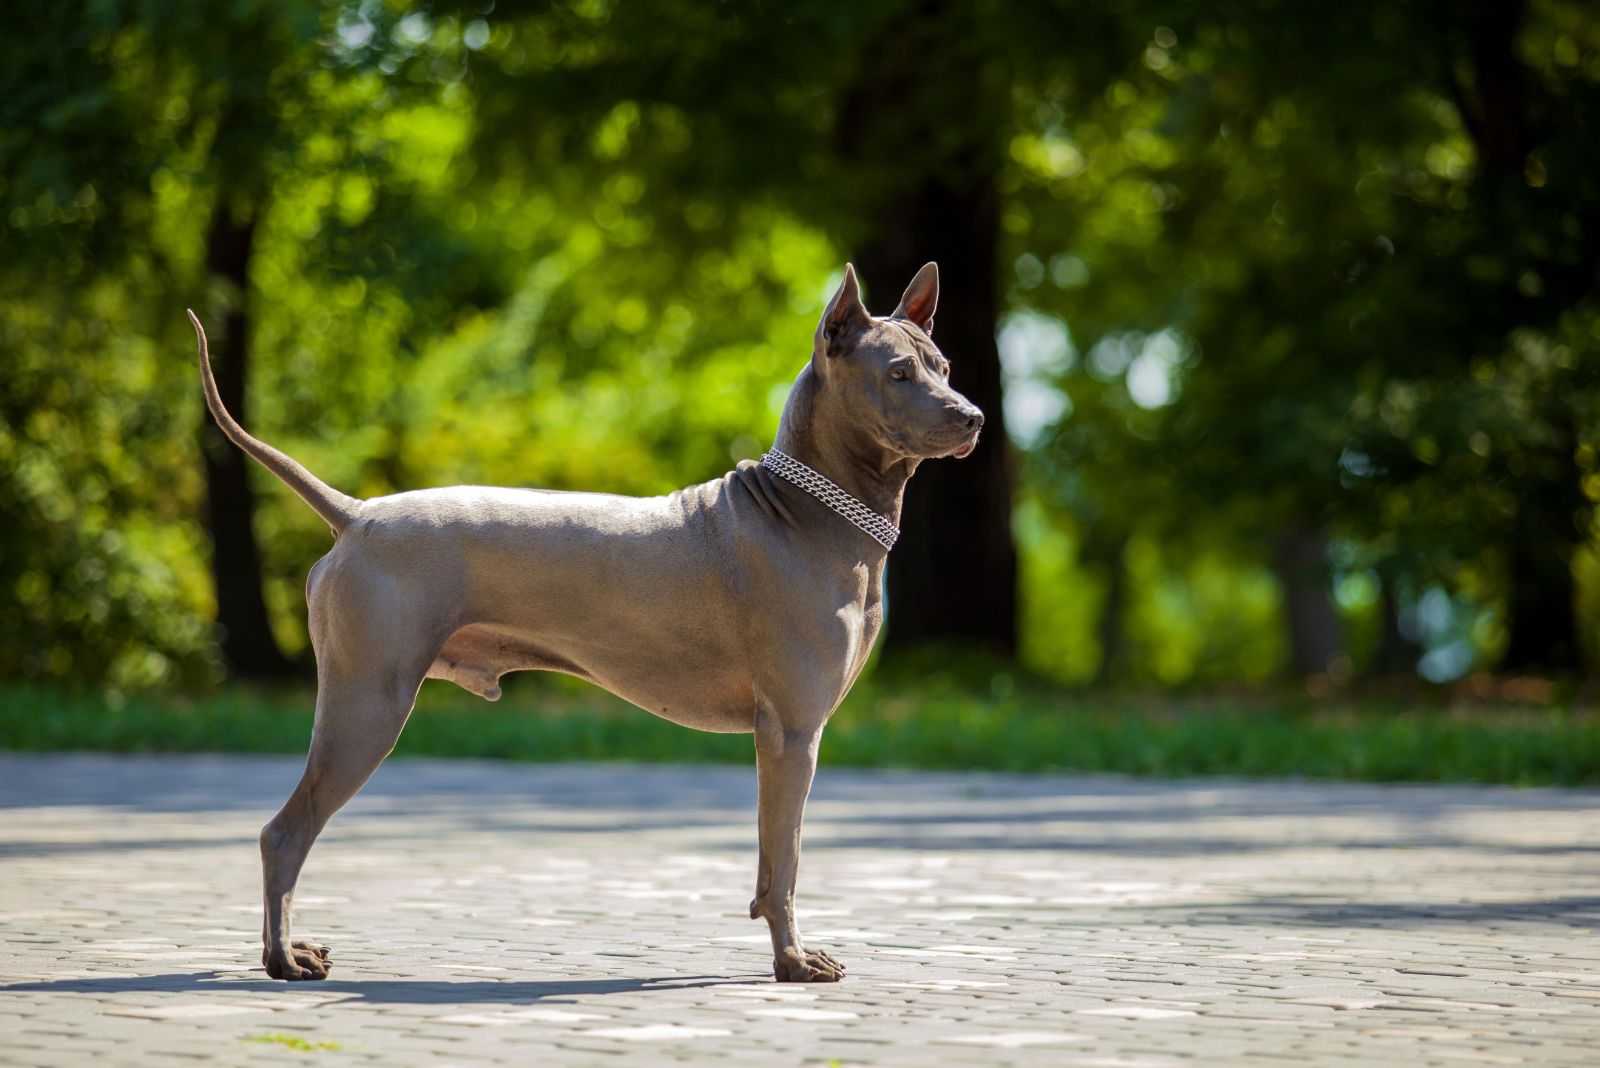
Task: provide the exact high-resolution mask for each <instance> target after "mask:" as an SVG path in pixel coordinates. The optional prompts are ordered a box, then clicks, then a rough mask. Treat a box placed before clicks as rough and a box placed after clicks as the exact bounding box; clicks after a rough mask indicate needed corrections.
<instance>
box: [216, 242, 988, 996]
mask: <svg viewBox="0 0 1600 1068" xmlns="http://www.w3.org/2000/svg"><path fill="white" fill-rule="evenodd" d="M938 297H939V272H938V269H937V268H936V267H935V266H934V265H933V264H931V263H930V264H928V265H927V266H925V267H923V268H922V270H920V271H918V272H917V276H916V277H915V278H914V279H912V282H911V284H910V286H908V287H907V289H906V291H905V296H904V297H902V298H901V300H900V305H899V307H897V308H896V309H895V310H894V313H893V314H892V315H890V316H889V317H888V318H886V319H879V318H874V317H873V316H871V315H869V314H868V313H867V310H866V308H865V307H864V306H863V305H862V303H861V291H860V287H859V285H858V284H857V282H856V275H855V270H854V268H853V267H849V266H847V267H846V268H845V275H844V281H843V283H842V284H841V285H840V286H839V290H838V292H837V293H835V294H834V296H833V298H832V299H831V300H830V301H829V302H828V306H827V309H826V310H825V311H824V312H823V314H822V320H821V322H820V323H819V324H818V326H817V332H816V337H815V340H814V342H813V347H812V355H811V359H810V361H809V362H808V363H807V364H806V366H805V367H804V368H803V369H802V370H801V372H800V375H799V377H798V378H797V379H796V380H795V383H794V387H793V389H792V390H791V391H790V393H789V399H788V403H787V404H786V406H785V408H784V412H783V418H782V422H781V424H780V426H779V428H778V438H777V442H776V444H775V447H774V449H773V451H772V452H770V453H768V454H767V456H766V457H764V458H763V459H762V461H761V462H760V463H753V462H750V461H745V462H743V463H741V464H739V466H738V468H737V469H736V470H733V471H730V472H729V473H728V474H726V475H724V476H722V477H721V478H718V479H713V480H712V481H710V482H706V483H703V484H701V485H698V486H690V487H689V488H687V489H683V490H679V491H677V492H676V493H669V494H667V495H666V496H664V497H648V498H637V497H618V496H612V495H609V494H601V493H563V492H554V491H548V490H524V489H494V488H489V487H483V486H456V487H452V488H449V489H430V490H418V491H415V492H411V493H397V494H395V495H393V496H389V497H378V498H374V499H373V500H369V501H362V500H357V499H355V498H353V497H348V496H346V495H345V494H343V493H340V492H339V491H337V490H335V489H332V488H331V487H329V486H328V485H326V484H325V483H323V482H322V481H320V480H319V479H318V478H316V476H314V475H312V474H311V473H310V472H309V471H307V470H306V469H305V468H304V467H302V466H301V465H300V464H299V463H297V462H296V461H294V460H293V459H291V458H290V457H288V456H286V455H285V454H283V453H282V452H279V451H278V450H277V449H274V448H273V447H272V446H270V445H266V444H264V443H263V442H261V441H259V440H257V439H256V438H253V437H251V436H250V435H249V434H248V433H246V432H245V431H244V429H243V428H242V427H240V426H239V424H238V423H237V422H236V421H235V420H234V419H233V417H232V416H230V415H229V414H228V412H227V410H226V409H225V408H224V407H223V406H222V400H221V398H220V397H219V396H218V394H217V387H216V382H215V381H214V379H213V378H212V374H211V366H210V362H209V358H208V356H207V353H206V339H205V333H204V331H203V330H202V329H201V327H200V322H199V320H198V319H196V318H195V316H194V313H193V312H190V313H189V318H190V319H191V321H192V322H193V323H194V328H195V332H196V334H197V335H198V337H199V344H200V372H201V377H202V380H203V382H204V385H205V396H206V404H207V406H208V407H209V408H210V409H211V414H212V416H213V417H214V418H215V419H216V421H217V423H218V425H220V426H221V427H222V430H223V432H224V433H225V434H227V436H228V437H229V438H230V439H231V440H232V441H233V442H234V444H236V445H238V446H239V447H240V448H241V449H243V450H244V451H245V452H247V453H249V454H250V455H251V456H253V457H254V458H255V459H256V460H258V461H260V463H261V464H262V465H263V466H265V467H266V468H267V470H269V471H271V472H272V473H273V474H274V475H276V476H277V477H278V478H279V479H281V480H282V481H283V482H284V483H285V484H286V485H288V486H289V488H290V489H292V490H294V491H295V493H297V494H299V495H300V496H301V497H302V498H303V499H304V500H305V502H306V503H307V504H309V505H310V506H311V507H312V508H314V509H315V510H316V512H317V514H318V515H320V516H321V517H322V518H323V519H325V520H327V522H328V524H329V526H331V527H332V528H333V533H334V536H335V543H334V546H333V549H332V550H331V551H330V552H329V553H328V555H326V556H324V557H323V558H322V559H321V560H319V561H317V563H316V565H315V566H313V567H312V569H311V575H310V578H309V580H308V581H307V584H306V600H307V602H308V604H309V606H310V632H311V645H312V648H313V650H315V652H316V660H317V715H316V725H315V727H314V728H313V730H312V734H311V751H310V754H309V756H308V757H307V760H306V768H305V772H304V774H303V775H302V776H301V778H300V783H299V785H298V786H296V787H295V790H294V793H293V794H291V795H290V797H289V800H288V801H286V802H285V803H284V806H283V808H282V809H281V810H280V811H279V812H278V814H277V815H276V816H274V817H273V818H272V820H271V822H269V823H268V824H267V825H266V827H265V828H263V830H262V832H261V859H262V867H263V877H264V883H265V891H266V916H265V926H264V929H263V932H262V940H263V950H262V963H263V964H264V965H265V966H266V969H267V973H268V974H269V975H271V976H272V977H273V978H276V979H321V978H324V977H325V976H326V975H327V974H328V954H327V950H326V949H325V948H324V947H322V946H318V945H315V944H312V943H308V942H296V941H293V940H292V938H291V937H290V930H289V913H290V903H291V899H292V898H293V896H294V887H295V882H296V880H297V879H298V877H299V875H300V868H301V866H302V865H303V864H304V863H305V859H306V854H307V853H308V852H309V851H310V849H311V844H312V842H314V841H315V840H316V837H317V835H318V833H320V832H321V830H322V828H323V827H324V826H325V825H326V824H327V822H328V820H329V818H330V817H332V816H333V814H334V813H335V812H337V811H338V810H339V808H340V807H341V806H342V805H344V803H345V802H346V801H348V800H350V798H351V797H353V796H354V795H355V793H356V791H357V790H359V789H360V788H361V785H362V784H363V783H365V782H366V781H367V778H368V777H369V776H371V774H372V773H373V771H374V770H375V769H376V768H377V766H378V765H379V764H380V763H381V762H382V761H383V758H384V757H385V756H387V755H388V754H389V752H390V751H391V750H392V749H393V748H394V744H395V741H396V739H397V738H399V736H400V729H401V728H402V727H403V726H404V725H405V722H406V717H407V715H409V714H410V711H411V707H412V704H413V703H414V701H415V700H416V696H417V690H418V688H419V687H420V686H421V685H422V680H423V679H424V678H438V679H449V680H450V681H452V682H454V683H456V684H458V685H460V686H463V687H465V688H466V689H468V690H471V691H472V692H473V693H476V694H480V695H482V696H484V697H486V698H488V699H490V700H494V699H495V698H497V697H499V696H500V685H499V680H500V676H502V675H504V674H506V673H507V672H510V671H528V670H543V671H561V672H566V673H567V674H570V675H576V676H578V677H579V678H582V679H587V680H589V681H590V682H593V683H595V684H597V685H599V686H603V687H605V688H606V689H607V690H610V691H611V692H612V693H615V694H618V695H619V696H621V697H623V698H625V699H627V700H629V701H631V702H633V703H634V704H636V705H638V706H639V707H641V708H643V709H645V710H646V711H649V712H653V713H655V714H656V715H658V716H662V717H664V718H666V719H670V720H672V721H674V722H676V723H682V724H684V725H685V726H689V727H697V728H699V729H700V730H706V731H722V732H740V733H753V734H754V735H755V748H756V767H757V772H758V776H759V782H760V804H759V808H760V812H759V821H760V859H759V862H758V865H757V873H756V894H755V899H754V900H753V901H752V902H751V903H750V915H751V917H752V918H755V917H757V916H760V917H762V918H764V919H765V920H766V921H767V924H768V926H769V927H770V928H771V930H772V951H773V971H774V973H775V974H776V975H777V977H778V979H779V980H785V981H801V982H807V981H809V982H831V981H835V980H838V979H839V978H841V977H842V976H843V974H844V968H843V967H842V966H841V965H840V964H839V963H838V962H836V961H835V960H834V959H833V958H832V957H831V956H829V955H828V954H827V953H825V952H823V951H821V950H816V949H810V950H808V949H807V948H806V947H805V946H804V944H803V943H802V942H801V940H800V930H799V928H798V927H797V926H796V924H795V916H794V888H795V875H796V872H797V870H798V868H799V861H800V824H801V817H802V815H803V814H804V810H805V803H806V795H807V793H808V792H809V791H810V788H811V779H812V775H813V774H814V772H815V771H816V765H817V743H818V741H819V739H820V738H821V737H822V728H823V725H824V724H826V723H827V722H828V717H829V716H831V715H832V714H833V710H834V709H835V708H837V707H838V705H839V702H840V701H841V700H843V698H844V695H845V694H846V693H847V692H848V691H849V689H850V686H851V684H852V683H853V682H854V681H855V679H856V675H857V674H858V673H859V672H860V671H861V667H862V665H863V664H864V663H865V662H866V659H867V654H868V652H869V651H870V650H871V648H872V643H873V640H874V639H875V638H876V637H877V634H878V629H879V627H880V626H881V625H882V623H883V602H882V592H881V591H882V588H883V569H884V564H885V561H886V559H887V556H888V549H889V546H891V545H892V544H893V539H894V536H895V534H896V533H897V531H896V528H895V526H894V524H895V523H896V522H898V520H899V517H900V503H901V497H902V494H903V493H904V491H905V485H906V480H907V479H909V478H910V477H911V474H912V472H913V471H915V470H916V468H917V464H919V463H921V462H922V461H923V460H926V459H932V458H935V457H942V456H958V457H959V456H965V455H967V454H968V453H970V452H971V451H972V449H973V447H974V446H975V445H976V444H977V440H978V431H979V428H980V427H981V426H982V424H983V415H982V413H981V412H979V411H978V409H977V408H976V407H974V406H973V405H972V404H971V403H970V402H969V401H967V400H966V398H964V397H962V396H961V395H960V394H959V393H956V392H955V391H954V390H952V389H951V388H950V386H949V383H948V381H947V380H948V378H949V373H950V364H949V361H948V360H946V359H945V358H944V356H943V355H942V354H941V353H940V352H939V350H938V349H937V348H936V347H935V346H934V344H933V342H932V341H931V340H930V334H931V333H932V330H933V313H934V307H935V305H936V303H937V302H938Z"/></svg>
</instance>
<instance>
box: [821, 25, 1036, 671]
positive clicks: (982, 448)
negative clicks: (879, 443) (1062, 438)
mask: <svg viewBox="0 0 1600 1068" xmlns="http://www.w3.org/2000/svg"><path fill="white" fill-rule="evenodd" d="M974 17H975V16H974V15H973V13H972V12H970V11H967V10H966V9H965V8H964V7H956V8H952V7H950V6H948V5H946V4H942V3H938V2H930V3H924V4H922V5H920V7H919V8H918V10H917V13H916V17H915V18H914V19H911V20H909V21H907V22H904V23H896V24H895V25H892V26H890V27H888V28H887V30H886V31H885V33H884V34H883V35H881V36H880V37H879V38H877V39H876V40H874V41H871V42H869V43H867V44H866V45H865V46H864V54H865V55H866V56H867V57H868V61H866V62H864V63H863V64H862V66H861V70H862V73H861V75H860V80H859V82H858V83H857V84H856V85H855V86H853V87H852V91H851V92H850V93H849V94H848V95H847V97H846V99H845V101H844V104H843V107H842V109H841V118H840V126H839V130H838V143H839V153H840V158H841V163H842V166H841V171H842V173H843V175H844V176H845V180H844V181H842V182H841V189H842V191H843V192H845V193H847V194H848V195H852V196H854V197H855V198H856V203H855V204H854V207H855V209H856V215H857V218H858V219H859V220H864V221H865V226H864V232H863V233H861V234H858V235H857V238H856V240H855V241H854V243H853V244H854V249H855V262H856V265H857V267H858V268H860V273H861V275H862V277H863V279H864V280H865V281H866V283H867V285H868V286H869V287H872V288H871V292H870V293H869V298H870V306H871V307H872V308H874V309H875V310H876V311H877V312H878V313H879V314H884V313H886V312H887V311H888V310H889V309H890V308H891V307H893V305H894V303H895V301H896V300H897V299H898V297H899V295H900V291H901V289H902V288H903V287H904V286H905V285H906V283H908V282H910V281H911V278H912V276H913V275H914V274H916V272H917V270H918V269H919V268H920V267H921V266H922V265H923V264H924V263H926V262H928V261H929V260H933V261H935V262H937V263H938V264H939V271H940V302H939V308H938V313H937V315H936V316H935V319H934V341H935V342H936V343H937V344H938V345H939V347H940V349H942V350H943V351H944V353H945V354H946V355H947V356H948V357H949V358H950V362H951V365H952V371H951V379H950V381H951V385H953V386H954V387H955V388H956V389H958V390H960V391H961V392H962V393H964V394H965V395H966V396H967V397H968V398H969V399H970V400H971V401H972V402H973V403H974V404H976V405H978V407H980V408H982V409H983V412H984V417H985V423H984V431H983V437H982V440H981V442H980V443H979V445H978V448H977V449H976V450H975V451H974V452H973V454H972V455H971V456H969V457H968V458H967V459H965V460H937V461H931V462H928V463H924V464H923V465H922V466H921V467H920V468H918V470H917V474H916V477H915V478H913V479H912V480H911V483H910V485H909V487H908V488H907V491H906V497H905V508H904V512H903V514H902V517H901V519H902V522H901V526H902V534H901V538H900V541H899V542H898V544H896V546H895V549H894V552H893V553H892V554H891V555H890V557H889V569H888V580H887V581H888V623H887V631H888V634H887V637H886V639H885V648H886V650H890V651H894V650H904V649H906V648H908V647H911V646H915V645H919V644H925V643H930V642H959V643H963V644H966V645H970V646H974V647H977V648H982V649H985V650H988V651H990V652H993V653H997V654H1000V655H1003V656H1008V657H1009V656H1013V655H1015V653H1016V648H1017V592H1016V586H1017V559H1016V549H1015V546H1014V545H1013V543H1012V539H1011V458H1010V456H1009V455H1008V451H1007V450H1008V448H1009V442H1008V440H1007V437H1006V429H1005V413H1004V410H1003V409H1002V408H1001V404H1000V400H1001V396H1000V352H999V348H998V346H997V345H996V343H995V327H996V319H997V317H998V297H999V288H1000V286H999V279H998V277H997V269H998V262H997V258H998V255H999V237H1000V225H999V224H1000V211H999V195H998V193H997V191H996V189H995V176H996V175H997V174H998V172H999V168H1000V164H1001V144H1000V131H1002V130H1003V128H1004V123H1003V122H1002V121H1001V120H1002V117H1003V107H1002V106H1001V104H1002V102H1003V101H1004V92H1003V87H1001V88H997V87H996V86H995V85H994V84H991V80H990V76H989V75H986V74H985V72H984V68H983V64H982V62H981V59H980V57H979V56H978V55H977V54H976V52H975V50H974V49H972V48H971V47H970V42H972V41H973V40H974V39H975V28H974V27H973V26H972V25H971V24H970V23H971V20H972V19H973V18H974ZM930 70H931V71H936V72H937V74H935V75H933V76H930V75H929V71H930Z"/></svg>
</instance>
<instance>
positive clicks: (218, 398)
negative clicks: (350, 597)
mask: <svg viewBox="0 0 1600 1068" xmlns="http://www.w3.org/2000/svg"><path fill="white" fill-rule="evenodd" d="M186 310H187V309H186ZM189 322H191V323H193V324H194V332H195V336H196V337H197V338H199V339H200V381H201V382H202V383H204V385H205V391H206V407H207V408H210V409H211V417H212V418H213V419H215V420H216V421H217V425H218V426H220V427H221V428H222V432H223V433H224V434H226V435H228V440H229V441H231V442H233V443H234V444H235V445H237V446H239V448H241V449H243V450H244V451H245V452H247V453H249V454H250V455H251V456H252V457H254V458H255V460H256V462H257V463H259V464H260V465H261V466H262V467H265V468H266V469H267V470H268V471H271V472H272V473H273V474H274V475H276V476H278V479H279V480H280V481H281V482H282V483H283V484H284V485H286V486H288V487H289V488H290V489H292V490H294V491H295V493H297V494H299V495H300V499H301V500H303V501H305V502H306V503H307V504H309V505H310V506H311V507H312V509H314V510H315V511H316V513H317V514H318V515H320V516H321V517H322V518H323V519H325V520H327V522H328V525H329V526H331V527H332V528H333V533H334V535H335V536H336V537H337V536H338V534H339V533H340V532H341V531H342V530H344V528H345V527H347V526H349V525H350V521H351V520H352V519H354V518H355V514H356V509H358V508H360V507H361V502H360V501H359V500H357V499H356V498H354V497H350V496H346V495H345V494H343V493H340V492H339V491H338V490H336V489H334V488H333V487H332V486H330V485H328V484H327V483H326V482H324V481H322V480H321V479H320V478H318V477H317V476H316V475H313V474H312V473H311V472H310V471H307V470H306V469H305V467H304V466H302V465H301V464H300V462H299V461H297V460H294V459H292V458H291V457H289V456H287V455H285V454H284V453H282V452H279V451H278V450H277V449H274V448H273V447H272V446H271V445H268V444H267V443H266V442H264V441H261V440H258V439H257V438H253V437H251V436H250V435H249V434H248V433H247V432H246V431H245V429H244V427H242V426H240V425H239V423H238V420H236V419H234V417H233V416H231V415H229V414H228V409H227V408H225V407H223V405H222V394H220V393H218V392H217V379H216V377H215V376H214V375H213V374H212V373H211V354H210V352H208V351H207V350H206V332H205V328H204V327H202V326H201V325H200V320H199V319H198V318H196V316H195V314H194V312H192V311H191V312H189Z"/></svg>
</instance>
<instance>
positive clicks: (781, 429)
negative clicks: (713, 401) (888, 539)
mask: <svg viewBox="0 0 1600 1068" xmlns="http://www.w3.org/2000/svg"><path fill="white" fill-rule="evenodd" d="M773 444H774V445H775V446H776V447H777V448H779V449H780V450H782V451H783V452H786V453H788V454H789V455H790V456H793V457H794V458H795V459H796V460H799V461H800V462H801V463H803V464H805V465H806V466H807V467H809V468H811V469H812V470H814V471H816V472H818V473H819V474H821V475H824V476H826V477H827V478H828V479H830V480H831V481H832V482H833V483H834V484H835V485H837V486H838V487H839V488H840V489H842V490H844V491H845V492H846V493H848V494H850V495H851V496H852V497H854V498H856V499H857V500H858V501H860V502H861V503H862V504H865V505H866V506H867V507H868V508H871V509H872V510H873V511H874V512H877V513H878V514H879V515H882V516H886V517H888V519H889V520H890V522H892V523H894V524H895V525H896V526H898V525H899V523H900V505H901V502H902V501H903V500H904V498H905V492H906V482H907V481H909V480H910V478H911V475H912V473H913V472H915V471H916V469H917V463H918V460H917V458H916V457H912V456H904V455H902V454H900V453H897V452H894V451H892V450H890V449H887V448H885V447H884V446H883V445H882V444H881V443H879V442H878V441H877V439H876V438H874V437H873V436H872V435H871V434H870V433H869V432H867V431H866V430H865V429H863V428H862V427H860V426H858V425H855V424H853V423H852V422H851V421H850V420H848V419H846V418H844V413H842V412H840V411H839V410H838V407H837V406H836V405H832V404H829V398H828V396H827V393H826V388H825V386H824V385H823V383H822V381H821V380H820V379H819V378H818V376H817V373H816V371H815V370H814V369H813V368H812V366H811V365H810V364H807V365H806V367H805V370H803V371H801V372H800V377H799V378H797V379H795V383H794V388H793V389H791V390H790V391H789V399H788V401H787V402H786V403H785V404H784V406H783V417H782V419H780V420H779V421H778V436H777V438H776V440H775V441H774V442H773Z"/></svg>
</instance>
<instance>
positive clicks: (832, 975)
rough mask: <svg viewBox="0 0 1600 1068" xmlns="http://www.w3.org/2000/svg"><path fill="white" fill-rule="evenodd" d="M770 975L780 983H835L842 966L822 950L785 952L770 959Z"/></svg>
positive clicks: (840, 974)
mask: <svg viewBox="0 0 1600 1068" xmlns="http://www.w3.org/2000/svg"><path fill="white" fill-rule="evenodd" d="M772 974H773V975H774V976H776V977H777V980H778V982H780V983H837V982H838V981H839V980H841V979H843V978H844V965H843V964H840V963H839V962H838V961H836V960H834V959H833V956H832V955H831V954H829V953H827V952H825V951H824V950H820V949H814V950H801V949H790V950H785V951H784V952H783V953H780V954H779V955H778V956H776V957H774V958H773V959H772Z"/></svg>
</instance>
